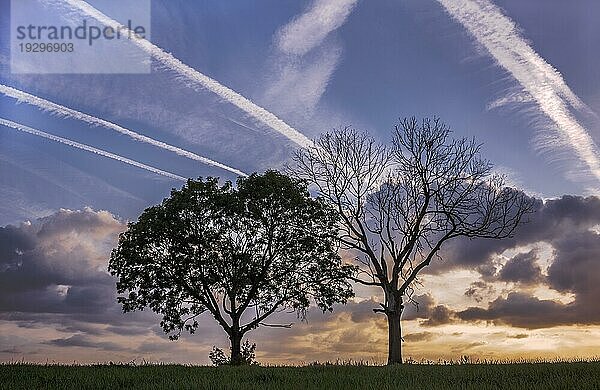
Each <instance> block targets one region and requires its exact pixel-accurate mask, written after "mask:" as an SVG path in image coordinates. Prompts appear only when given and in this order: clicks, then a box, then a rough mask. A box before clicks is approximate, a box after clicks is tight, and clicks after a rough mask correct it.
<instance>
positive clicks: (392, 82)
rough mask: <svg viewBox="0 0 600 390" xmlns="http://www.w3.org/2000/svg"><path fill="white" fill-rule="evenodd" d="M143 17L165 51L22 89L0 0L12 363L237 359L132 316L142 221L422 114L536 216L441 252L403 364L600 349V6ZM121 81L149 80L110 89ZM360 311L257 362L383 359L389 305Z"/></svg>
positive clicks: (49, 6)
mask: <svg viewBox="0 0 600 390" xmlns="http://www.w3.org/2000/svg"><path fill="white" fill-rule="evenodd" d="M29 2H30V5H28V6H31V7H33V8H32V10H33V9H34V8H35V9H36V10H41V11H40V12H33V11H32V12H31V14H36V15H41V16H39V17H40V18H42V19H43V18H50V19H52V20H57V21H60V20H63V21H65V20H67V21H68V20H69V18H72V17H73V16H72V14H73V13H74V12H81V9H76V6H77V5H81V4H89V5H91V6H93V7H96V8H97V9H98V10H99V11H101V12H104V13H105V14H106V15H107V16H108V17H111V18H117V19H118V18H119V16H120V15H119V12H120V11H121V9H119V7H117V6H114V4H115V3H112V5H111V3H110V2H107V1H99V0H97V1H92V0H90V1H89V2H87V3H82V2H78V1H75V0H72V1H60V0H31V1H29ZM74 7H75V8H74ZM86 9H87V10H88V11H89V8H86ZM150 10H151V12H150V13H149V14H148V17H149V18H150V19H149V23H150V26H151V31H150V33H149V34H148V37H147V39H148V44H147V45H145V46H143V47H138V46H133V45H131V46H127V47H124V48H122V49H123V50H124V51H123V52H118V53H112V52H111V53H109V54H110V55H106V56H99V57H98V58H96V57H94V58H96V59H94V61H90V60H89V58H88V61H89V63H87V64H86V65H87V66H96V68H94V69H95V70H96V71H94V72H90V73H88V74H81V73H76V72H74V73H64V72H63V73H57V74H39V72H38V73H23V72H20V71H17V69H15V66H14V63H13V62H12V61H11V60H14V58H13V57H14V55H15V53H14V45H13V52H11V34H13V33H14V32H13V30H12V28H11V15H12V16H13V17H14V16H15V8H13V9H11V1H10V0H0V84H1V85H0V361H10V360H20V359H25V360H31V361H41V362H45V361H56V362H72V361H74V360H75V361H80V362H94V361H108V360H112V361H131V360H133V359H137V360H139V361H141V360H142V359H145V360H146V361H161V362H162V361H167V362H173V361H176V362H184V363H187V362H192V363H207V362H208V352H209V351H210V349H211V348H212V346H213V345H217V346H220V347H222V348H226V347H227V339H226V336H225V334H224V332H223V331H222V330H221V329H220V328H219V327H218V326H216V325H215V324H213V323H212V322H211V320H210V318H206V319H204V320H203V321H202V323H201V327H200V329H199V330H198V332H197V334H195V335H192V336H187V337H183V338H182V339H181V340H179V341H177V342H171V341H169V340H168V339H167V338H166V337H165V336H164V335H163V334H162V331H161V329H160V327H159V326H158V321H157V317H155V316H154V315H153V314H152V313H149V312H141V313H133V314H131V313H130V314H126V315H123V314H122V313H121V312H120V308H119V306H118V305H117V304H116V302H115V291H114V280H113V279H112V278H111V277H110V276H109V275H108V273H107V271H106V266H107V260H108V256H109V253H110V249H111V248H112V247H114V245H115V244H116V240H117V238H118V234H119V233H120V232H122V231H123V230H124V229H125V228H126V223H127V221H132V220H135V219H136V218H137V216H138V215H139V214H140V213H141V212H142V211H143V210H144V209H145V208H147V207H149V206H151V205H153V204H156V203H158V202H160V201H161V200H162V199H163V198H164V197H166V196H168V194H169V191H170V190H171V189H172V188H174V187H180V186H181V185H182V181H181V179H183V178H185V177H199V176H202V177H206V176H217V177H220V178H221V179H222V180H235V179H236V177H237V176H238V175H239V174H248V173H252V172H255V171H264V170H266V169H269V168H275V169H281V168H283V167H284V166H285V165H286V164H289V163H290V158H291V156H292V154H293V152H294V150H295V149H297V148H299V147H302V146H305V145H307V144H309V143H310V139H314V138H315V137H318V136H319V135H320V134H322V133H324V132H327V131H329V130H331V129H333V128H339V127H343V126H348V125H350V126H353V127H355V128H357V129H360V130H364V131H367V132H369V133H370V134H371V135H373V136H374V137H376V138H377V139H378V140H380V141H381V142H389V140H390V138H391V130H392V129H393V126H394V124H395V123H396V122H397V120H398V118H403V117H408V116H413V115H414V116H417V117H425V116H439V117H440V118H442V120H443V121H444V122H445V123H447V124H448V125H449V126H450V127H451V128H452V130H453V131H454V135H455V136H457V137H463V136H466V137H475V138H476V139H477V140H478V141H479V142H481V143H482V144H483V147H482V153H483V154H484V155H485V157H486V158H489V159H490V160H491V161H492V162H493V163H494V165H495V169H496V171H497V172H499V173H503V174H506V175H507V178H508V181H509V183H510V184H511V185H513V186H515V187H518V188H521V189H523V190H524V191H526V192H527V193H528V194H529V195H530V196H531V197H534V198H536V199H537V203H536V204H537V206H536V207H537V212H536V213H535V214H533V215H532V217H531V221H530V223H528V224H526V225H524V226H523V227H521V228H520V230H519V231H518V232H517V234H516V236H515V238H514V239H510V240H505V241H485V240H480V241H457V242H454V243H452V244H450V245H449V246H447V247H445V248H444V249H443V255H444V261H443V263H440V264H436V265H434V266H433V267H432V268H431V269H430V270H428V271H427V273H426V275H424V277H423V285H422V286H421V287H420V288H419V290H418V291H417V295H418V299H417V300H418V301H419V302H420V305H419V310H418V311H416V310H414V309H413V308H410V309H409V310H408V311H407V313H406V314H405V316H404V320H405V321H404V329H403V333H404V339H405V341H406V342H405V344H404V348H405V356H406V357H412V358H414V359H417V360H418V359H431V360H437V359H440V358H441V359H453V358H454V359H455V358H458V357H460V356H461V355H469V356H472V357H478V358H488V359H510V358H520V357H525V358H536V357H543V358H555V357H565V358H571V357H591V356H597V351H598V350H600V349H599V348H600V337H598V336H600V326H599V325H600V311H599V309H598V308H597V305H594V302H595V300H596V298H597V297H598V296H599V294H600V290H598V286H600V260H599V259H600V257H599V255H600V236H599V234H600V230H598V226H600V199H599V198H597V195H598V192H599V189H600V156H599V154H598V153H597V152H598V147H597V145H598V143H600V119H599V117H598V114H597V113H600V68H599V67H598V66H597V64H598V63H599V62H600V50H598V45H599V41H598V39H597V37H599V36H600V25H599V24H598V23H597V20H599V19H600V4H599V3H598V2H597V1H595V0H581V1H578V2H576V3H574V2H565V1H561V0H529V1H526V2H524V1H520V0H494V1H489V0H400V1H399V0H394V1H392V0H380V1H367V0H337V1H332V0H329V1H328V0H307V1H293V2H292V1H286V2H282V1H277V0H260V1H255V2H247V1H242V0H240V1H237V0H236V1H227V2H223V1H217V0H211V1H209V0H205V1H184V0H170V1H159V0H152V1H151V9H150ZM88 16H89V15H88ZM120 21H121V20H120ZM124 45H125V44H124ZM100 50H101V49H100ZM150 54H151V55H150ZM62 58H63V57H59V56H58V55H57V56H54V57H52V56H50V57H45V58H44V61H46V62H44V64H43V66H44V67H45V68H46V69H51V68H52V67H53V66H64V60H63V59H62ZM150 58H151V59H150ZM123 64H125V65H127V66H131V67H132V68H131V69H137V70H140V69H141V70H144V69H146V70H147V71H148V72H146V73H143V72H142V73H139V72H138V73H135V72H134V73H110V70H111V69H112V68H111V66H116V65H123ZM98 70H100V71H104V73H103V72H100V71H98ZM356 295H357V297H356V298H355V299H354V300H353V301H352V302H350V303H349V304H347V305H346V306H337V307H336V308H335V310H334V312H333V313H329V314H325V315H324V314H322V313H320V312H318V311H317V310H314V311H310V312H309V316H308V321H307V322H305V323H296V324H295V325H294V326H293V327H292V329H258V330H256V331H254V332H252V333H250V335H249V338H250V340H252V341H255V342H256V343H257V345H258V348H257V356H258V358H259V360H261V361H264V362H272V363H294V364H298V363H302V362H310V361H315V360H328V359H329V360H335V359H338V358H340V359H358V360H360V359H362V360H369V361H373V362H382V361H385V359H386V352H387V343H386V338H387V330H386V322H385V319H384V317H382V316H377V315H375V314H374V313H373V312H372V308H373V307H375V306H377V301H378V300H381V294H380V292H379V291H377V290H369V289H365V288H363V287H357V289H356ZM281 320H282V321H283V320H285V318H281ZM291 320H292V321H294V320H295V318H292V319H291Z"/></svg>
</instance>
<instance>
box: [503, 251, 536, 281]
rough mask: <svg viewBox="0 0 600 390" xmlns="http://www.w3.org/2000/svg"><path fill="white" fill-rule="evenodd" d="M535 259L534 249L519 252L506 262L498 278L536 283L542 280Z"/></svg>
mask: <svg viewBox="0 0 600 390" xmlns="http://www.w3.org/2000/svg"><path fill="white" fill-rule="evenodd" d="M537 260H538V256H537V253H536V251H535V250H531V251H529V252H526V253H519V254H517V255H515V256H514V257H513V258H511V259H510V260H508V261H507V262H506V264H505V265H504V267H502V269H501V270H500V274H499V275H498V278H499V279H500V280H502V281H504V282H519V283H525V284H533V283H537V282H539V281H541V280H542V269H541V268H540V266H539V265H538V264H537Z"/></svg>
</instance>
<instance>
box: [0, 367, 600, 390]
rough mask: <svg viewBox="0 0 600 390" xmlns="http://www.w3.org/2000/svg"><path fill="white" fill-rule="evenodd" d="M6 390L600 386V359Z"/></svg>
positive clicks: (211, 374)
mask: <svg viewBox="0 0 600 390" xmlns="http://www.w3.org/2000/svg"><path fill="white" fill-rule="evenodd" d="M0 389H2V390H4V389H11V390H12V389H28V390H29V389H232V390H233V389H261V390H262V389H303V390H311V389H352V390H361V389H376V390H384V389H477V390H484V389H600V362H577V363H537V364H464V365H417V364H411V365H404V366H400V367H373V366H338V365H329V366H307V367H257V366H252V367H192V366H179V365H145V366H128V365H98V366H58V365H47V366H41V365H29V364H5V365H0Z"/></svg>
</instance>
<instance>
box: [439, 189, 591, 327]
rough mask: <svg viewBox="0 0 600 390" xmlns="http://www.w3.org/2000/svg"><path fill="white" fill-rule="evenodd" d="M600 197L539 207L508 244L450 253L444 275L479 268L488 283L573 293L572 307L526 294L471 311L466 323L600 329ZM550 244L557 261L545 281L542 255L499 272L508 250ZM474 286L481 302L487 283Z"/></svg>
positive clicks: (475, 244) (467, 244) (458, 247)
mask: <svg viewBox="0 0 600 390" xmlns="http://www.w3.org/2000/svg"><path fill="white" fill-rule="evenodd" d="M598 225H600V198H598V197H593V196H592V197H587V198H584V197H578V196H566V195H565V196H563V197H562V198H560V199H554V200H548V201H546V202H545V203H543V204H542V203H541V202H537V203H536V212H535V213H534V214H531V215H530V216H529V221H528V223H526V224H524V225H522V226H521V227H519V228H518V229H517V231H516V232H515V235H514V237H513V238H510V239H507V240H458V241H455V242H453V243H452V244H451V245H449V246H448V247H447V248H445V250H444V257H445V259H446V261H445V262H444V263H443V264H441V265H438V266H437V267H435V268H434V269H433V270H432V272H433V273H438V272H442V271H444V270H448V269H451V268H466V269H475V270H478V271H479V272H480V273H481V274H482V278H483V280H484V281H487V282H491V281H505V282H519V283H522V284H528V285H531V286H535V285H536V284H543V285H546V286H547V287H549V288H551V289H554V290H557V291H560V292H563V293H570V294H573V295H574V297H575V299H574V301H573V302H571V303H569V304H563V303H561V302H559V301H554V300H544V299H539V298H537V297H535V296H532V295H530V294H529V293H526V292H513V293H510V294H509V295H508V296H507V297H506V298H503V297H498V298H496V299H494V300H492V301H491V302H490V303H489V307H488V308H487V309H483V308H479V307H471V308H468V309H467V310H464V311H462V312H459V313H458V317H459V318H460V319H462V320H465V321H492V322H498V323H505V324H509V325H513V326H517V327H522V328H544V327H552V326H558V325H570V324H600V305H598V304H597V299H598V297H600V235H599V234H598V233H597V232H596V230H595V229H597V227H598ZM538 243H547V244H549V245H551V246H552V248H553V254H552V256H553V258H552V262H551V265H550V267H549V269H548V276H547V277H544V276H543V275H542V273H541V271H542V270H541V269H540V267H539V265H538V264H537V262H536V256H537V254H536V252H535V251H532V252H528V253H521V254H517V255H516V256H514V257H513V258H512V259H510V260H509V261H508V262H507V263H506V264H505V265H504V267H502V268H501V269H499V270H496V269H495V268H496V267H494V265H493V264H491V263H492V262H491V260H492V258H493V256H495V255H498V254H500V253H502V252H504V251H505V250H507V249H513V248H518V247H522V246H526V245H535V244H538ZM482 283H483V285H481V286H474V285H471V287H469V289H467V291H466V293H465V295H467V296H473V297H474V298H476V299H477V300H479V301H481V300H482V297H483V295H484V294H483V292H484V290H485V289H486V288H487V287H486V286H487V284H486V283H485V282H482Z"/></svg>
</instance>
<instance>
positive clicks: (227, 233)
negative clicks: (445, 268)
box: [109, 171, 354, 364]
mask: <svg viewBox="0 0 600 390" xmlns="http://www.w3.org/2000/svg"><path fill="white" fill-rule="evenodd" d="M337 222H338V220H337V214H336V213H335V212H333V210H332V209H331V208H330V207H329V206H328V204H327V203H325V202H324V201H323V200H320V199H313V198H311V197H310V194H309V193H308V191H307V188H306V184H304V183H303V182H302V181H300V180H296V179H291V178H289V177H288V176H285V175H283V174H281V173H278V172H276V171H268V172H266V173H264V174H263V175H259V174H253V175H252V176H250V177H248V178H240V179H238V182H237V188H234V187H233V185H232V184H231V183H230V182H227V183H225V184H224V185H222V186H219V184H218V179H216V178H207V179H206V180H202V179H199V180H191V179H190V180H188V182H187V184H186V185H184V186H183V188H182V189H181V190H175V189H174V190H173V191H172V192H171V196H170V197H169V198H167V199H165V200H164V201H163V202H162V204H160V205H157V206H154V207H150V208H148V209H146V210H145V211H144V212H143V213H142V215H141V216H140V217H139V220H138V221H137V222H134V223H130V224H129V225H128V229H127V230H126V231H125V232H124V233H122V234H121V236H120V239H119V244H118V247H117V248H115V249H114V250H113V252H112V255H111V259H110V263H109V270H110V272H111V274H112V275H115V276H117V277H118V282H117V290H118V292H119V293H120V294H123V295H122V296H120V297H119V298H118V300H119V302H120V303H121V304H122V305H123V310H124V311H125V312H128V311H133V310H142V309H144V308H146V307H150V308H151V309H152V310H153V311H154V312H156V313H159V314H161V315H162V321H161V326H162V328H163V330H164V331H165V333H167V334H169V335H170V336H169V337H170V338H171V339H177V338H178V337H179V336H180V334H181V332H182V331H184V330H185V331H188V332H190V333H194V331H195V330H196V329H197V327H198V322H197V317H198V316H199V315H200V314H202V313H204V312H206V311H208V312H209V313H210V314H211V315H212V316H213V317H214V319H215V320H216V321H217V323H218V324H219V325H220V326H221V327H222V328H223V329H224V330H225V332H226V333H227V335H228V336H229V339H230V341H231V359H230V362H231V363H232V364H242V363H243V362H244V361H245V360H244V359H243V357H242V355H241V352H240V346H241V340H242V337H243V336H244V334H245V333H246V332H248V331H250V330H252V329H255V328H257V327H259V326H261V325H264V326H278V325H269V324H266V323H265V322H264V321H265V320H266V319H267V317H269V316H270V315H272V314H273V313H275V312H278V311H281V310H292V311H295V312H297V313H298V315H299V317H301V318H304V315H305V311H306V309H307V308H308V306H309V304H310V301H311V299H314V301H315V302H316V304H317V305H318V306H319V307H320V308H321V309H323V310H324V311H325V310H332V305H333V304H334V303H336V302H342V303H344V302H346V300H347V299H348V298H349V297H351V296H352V295H353V293H352V289H351V285H350V283H349V282H348V281H347V277H348V276H349V275H350V274H351V273H352V272H354V270H353V267H352V266H349V265H342V264H341V261H340V257H339V255H338V253H337V252H338V251H337V250H338V247H337V242H336V240H335V239H334V237H335V236H336V234H337V225H338V223H337ZM245 314H246V315H245ZM244 320H245V322H244Z"/></svg>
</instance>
